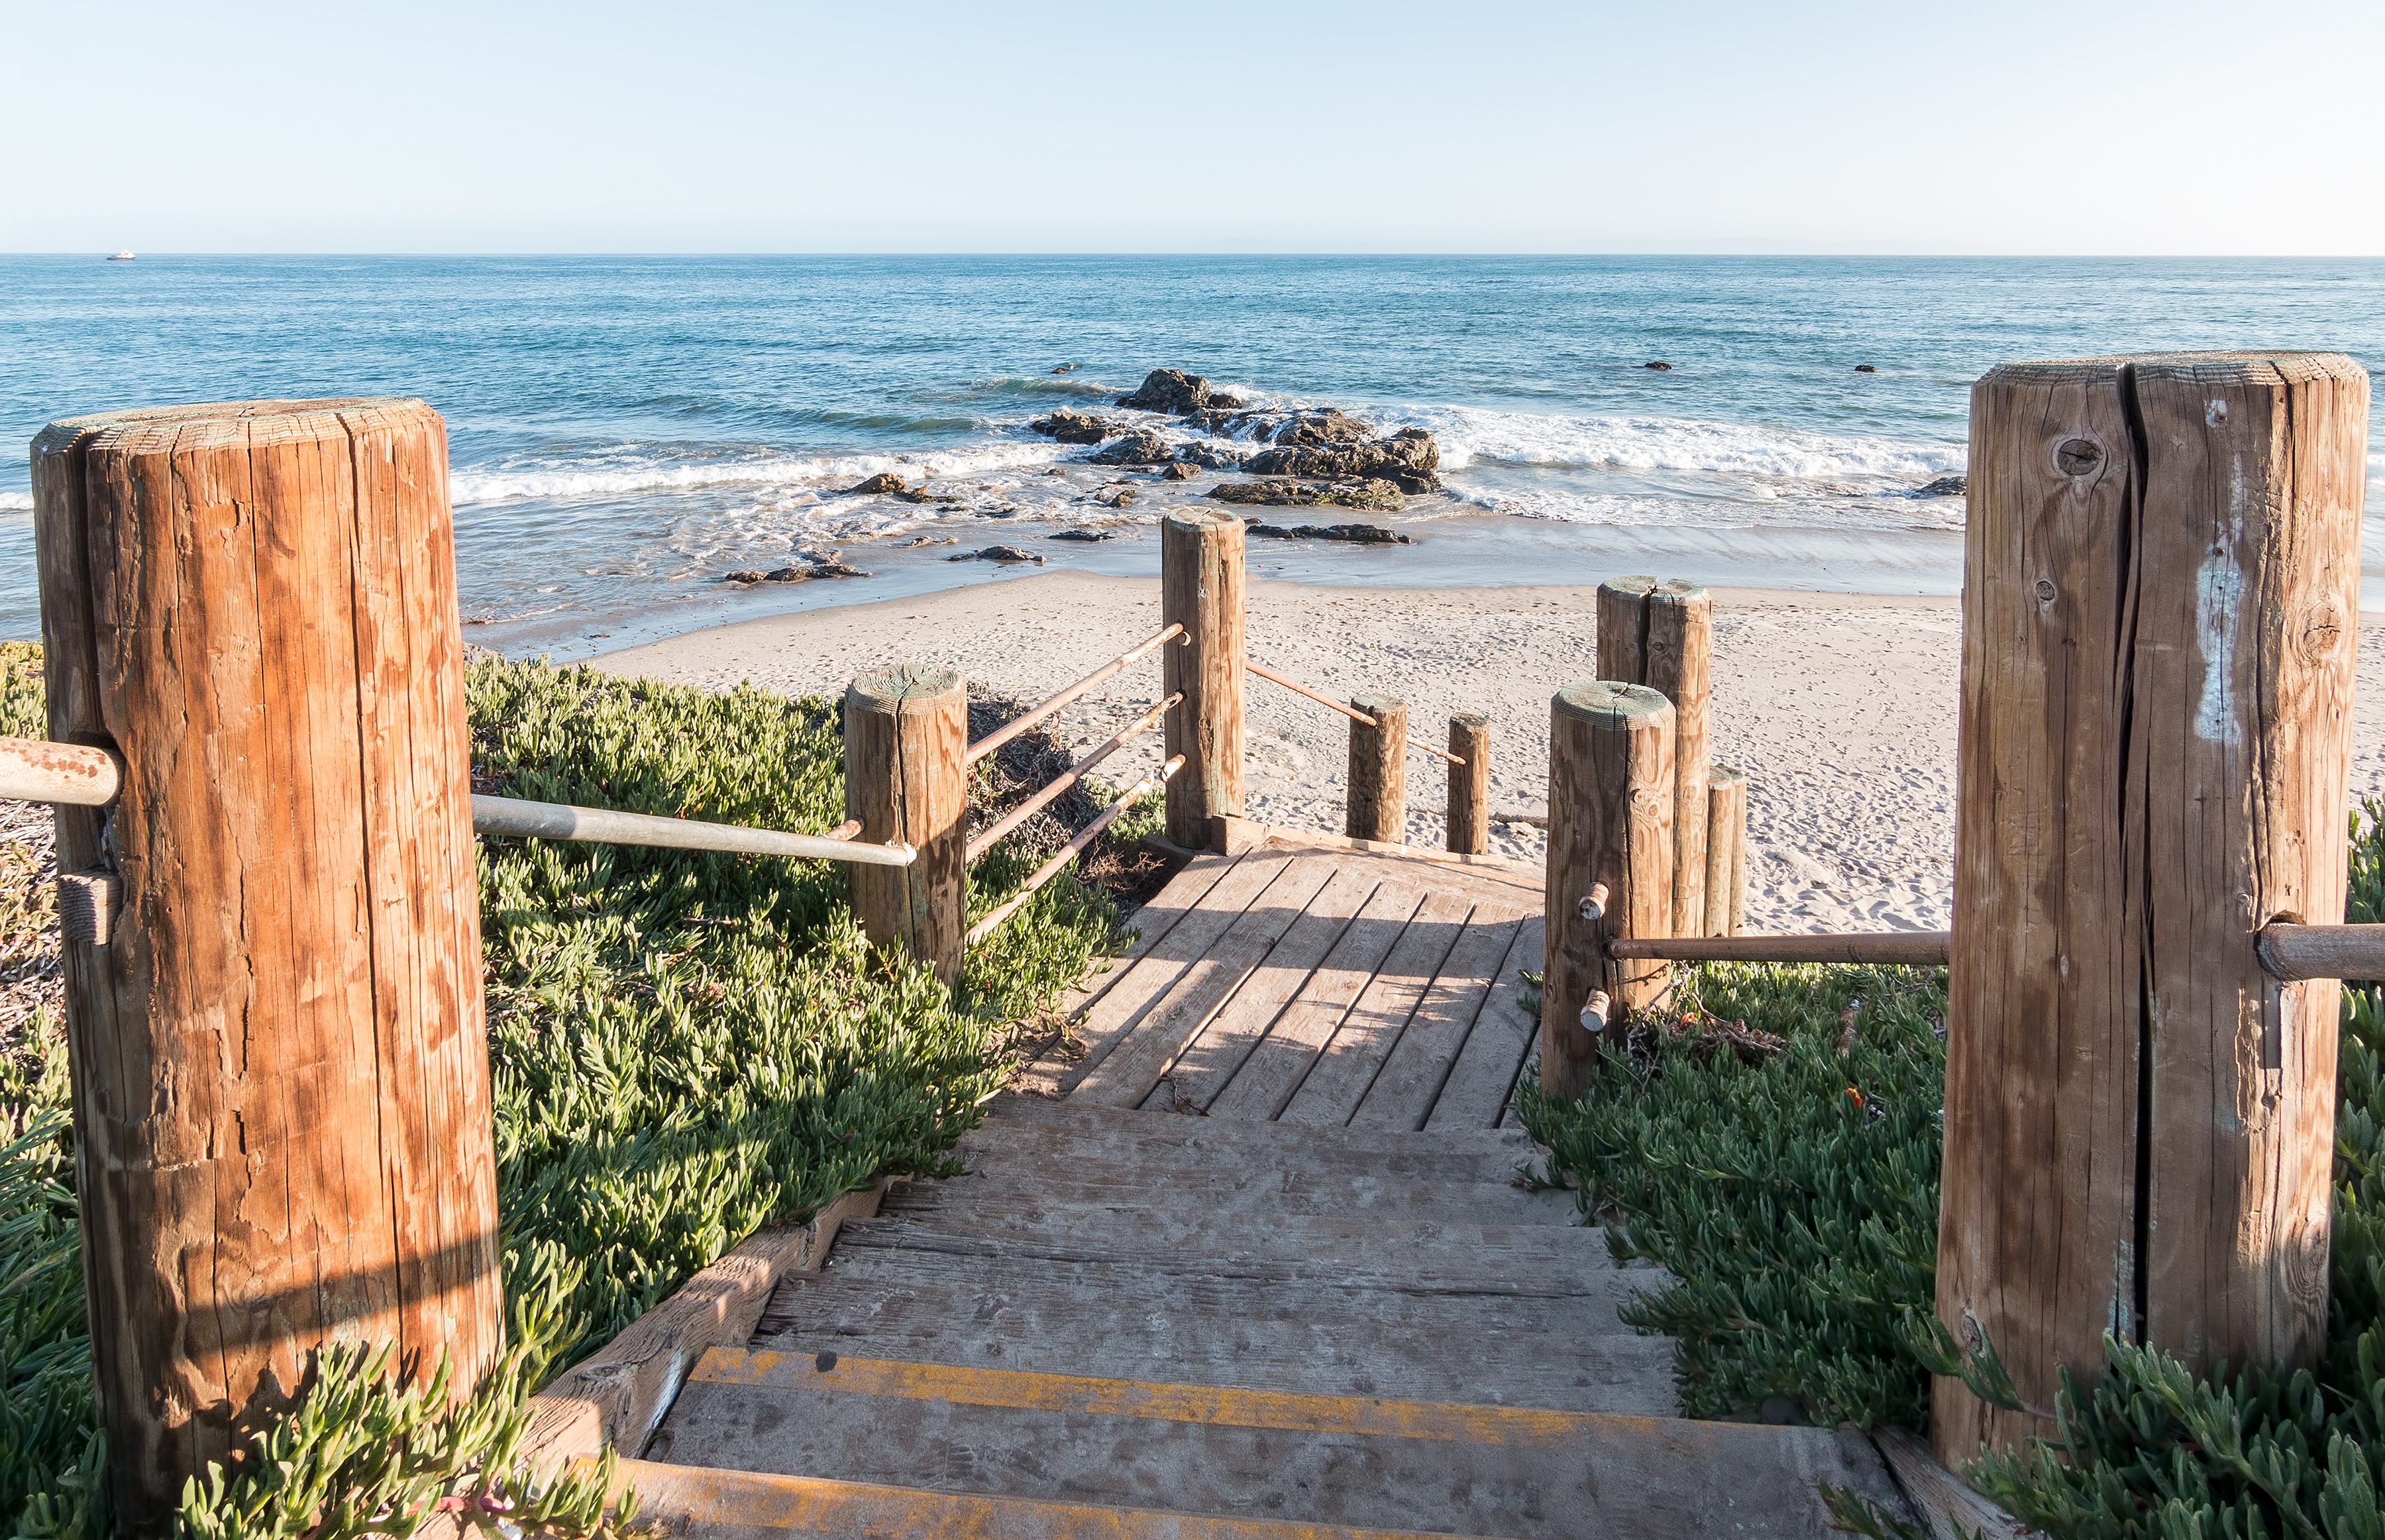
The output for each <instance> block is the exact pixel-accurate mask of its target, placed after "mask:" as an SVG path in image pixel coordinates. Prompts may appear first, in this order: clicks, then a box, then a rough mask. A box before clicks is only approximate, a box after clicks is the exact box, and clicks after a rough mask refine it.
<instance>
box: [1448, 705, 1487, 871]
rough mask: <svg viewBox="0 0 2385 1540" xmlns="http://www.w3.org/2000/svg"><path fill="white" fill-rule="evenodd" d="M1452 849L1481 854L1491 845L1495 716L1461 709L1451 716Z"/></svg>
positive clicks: (1450, 803)
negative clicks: (1492, 762) (1490, 716)
mask: <svg viewBox="0 0 2385 1540" xmlns="http://www.w3.org/2000/svg"><path fill="white" fill-rule="evenodd" d="M1449 751H1450V752H1451V753H1453V754H1455V755H1456V756H1457V757H1458V759H1460V760H1462V761H1464V763H1463V764H1452V765H1451V766H1450V767H1449V817H1448V824H1449V849H1450V851H1451V852H1452V853H1453V854H1455V855H1481V854H1483V853H1485V852H1486V851H1489V850H1490V849H1491V719H1490V718H1489V717H1487V716H1480V715H1477V714H1474V713H1472V712H1460V713H1458V714H1456V715H1455V716H1453V717H1451V718H1450V719H1449Z"/></svg>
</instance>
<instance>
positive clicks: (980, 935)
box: [968, 754, 1184, 947]
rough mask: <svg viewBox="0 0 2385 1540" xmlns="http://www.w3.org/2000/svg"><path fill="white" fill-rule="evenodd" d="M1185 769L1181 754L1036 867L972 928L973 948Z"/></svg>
mask: <svg viewBox="0 0 2385 1540" xmlns="http://www.w3.org/2000/svg"><path fill="white" fill-rule="evenodd" d="M1182 768H1184V756H1183V755H1182V754H1179V755H1177V756H1176V757H1175V758H1174V759H1171V760H1169V761H1168V763H1167V764H1163V765H1161V766H1160V767H1159V773H1158V774H1156V775H1152V776H1143V779H1141V780H1139V781H1137V782H1135V783H1134V784H1133V785H1132V786H1130V787H1128V788H1127V789H1125V790H1124V791H1123V792H1120V793H1119V794H1118V801H1114V802H1112V803H1111V804H1110V805H1109V806H1107V807H1105V808H1104V809H1102V811H1101V812H1100V813H1096V814H1095V815H1094V817H1093V822H1092V823H1090V824H1087V825H1086V826H1084V827H1083V828H1081V829H1080V830H1078V831H1077V838H1074V839H1071V840H1069V841H1068V843H1067V844H1066V845H1063V846H1061V847H1060V849H1059V851H1058V852H1057V853H1056V854H1055V855H1054V856H1053V857H1052V859H1051V860H1049V861H1047V862H1045V863H1043V865H1041V866H1038V867H1036V868H1035V870H1034V871H1033V872H1031V873H1030V874H1029V875H1028V877H1027V880H1026V882H1024V883H1023V884H1021V885H1020V886H1019V889H1018V892H1016V893H1014V894H1012V895H1011V896H1010V898H1009V900H1008V901H1006V902H1005V903H1004V904H1003V905H1002V907H1001V908H999V909H997V910H995V911H994V912H993V913H991V914H988V915H987V916H986V917H985V918H984V919H982V920H980V921H979V922H978V923H977V924H975V925H971V926H969V930H968V945H970V946H972V947H973V946H976V945H977V944H978V943H979V942H980V941H982V940H984V939H985V938H987V937H989V936H991V935H993V932H994V930H995V929H996V928H997V927H998V926H1000V925H1001V924H1002V922H1003V921H1005V920H1007V919H1008V918H1010V917H1011V916H1012V915H1013V914H1016V913H1018V908H1019V906H1020V905H1021V904H1023V903H1025V902H1026V901H1027V900H1030V899H1031V898H1033V897H1034V896H1035V890H1036V889H1037V888H1041V887H1043V885H1044V884H1045V883H1047V882H1049V881H1051V880H1052V879H1053V878H1054V877H1055V876H1058V875H1059V872H1060V868H1061V867H1063V866H1066V865H1067V864H1068V863H1069V862H1070V861H1072V860H1074V859H1075V858H1076V856H1077V853H1078V852H1079V851H1082V850H1083V849H1084V848H1085V847H1086V846H1088V845H1090V844H1092V843H1093V841H1094V840H1096V839H1098V838H1101V834H1102V830H1104V829H1105V828H1107V827H1109V826H1111V825H1112V824H1114V823H1116V822H1118V814H1120V813H1124V812H1125V811H1126V810H1127V809H1128V808H1130V807H1132V806H1133V805H1134V804H1135V803H1136V802H1138V801H1141V800H1142V799H1143V798H1145V797H1148V796H1149V795H1151V794H1152V793H1153V792H1155V791H1156V790H1158V789H1160V788H1161V787H1162V786H1164V785H1166V784H1167V782H1168V777H1169V776H1173V775H1174V774H1176V772H1177V771H1179V770H1181V769H1182Z"/></svg>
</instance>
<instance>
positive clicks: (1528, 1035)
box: [1424, 914, 1545, 1134]
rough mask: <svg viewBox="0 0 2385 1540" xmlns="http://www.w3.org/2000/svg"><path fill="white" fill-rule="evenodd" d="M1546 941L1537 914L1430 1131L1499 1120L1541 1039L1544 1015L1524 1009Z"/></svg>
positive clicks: (1452, 1075)
mask: <svg viewBox="0 0 2385 1540" xmlns="http://www.w3.org/2000/svg"><path fill="white" fill-rule="evenodd" d="M1544 943H1545V931H1544V929H1543V925H1542V919H1541V917H1540V916H1539V915H1537V914H1536V915H1533V916H1532V917H1531V918H1530V919H1528V920H1526V921H1525V922H1524V923H1523V928H1522V929H1521V930H1519V931H1518V932H1517V936H1516V949H1515V950H1514V951H1512V952H1510V953H1508V954H1507V963H1506V965H1505V967H1504V968H1503V969H1501V970H1500V974H1499V977H1498V980H1497V981H1496V982H1495V983H1493V984H1492V986H1491V995H1490V998H1489V999H1488V1000H1484V1001H1483V1004H1482V1013H1481V1014H1480V1015H1479V1016H1477V1017H1476V1018H1475V1020H1474V1031H1473V1034H1472V1035H1471V1036H1469V1037H1467V1039H1466V1047H1465V1048H1464V1049H1461V1050H1459V1052H1458V1055H1457V1062H1456V1063H1455V1065H1454V1066H1452V1067H1451V1069H1450V1072H1449V1079H1448V1080H1447V1081H1445V1082H1444V1083H1443V1084H1442V1087H1441V1098H1440V1099H1439V1100H1437V1101H1435V1102H1434V1103H1433V1104H1432V1113H1431V1115H1430V1117H1428V1118H1426V1119H1425V1124H1424V1125H1425V1127H1426V1129H1427V1130H1429V1131H1430V1132H1432V1133H1435V1134H1439V1133H1442V1132H1444V1131H1449V1132H1455V1130H1457V1129H1461V1128H1467V1129H1473V1128H1492V1127H1495V1126H1497V1125H1498V1124H1499V1122H1500V1119H1501V1117H1502V1115H1503V1114H1505V1112H1506V1110H1507V1099H1508V1098H1509V1097H1510V1096H1511V1095H1513V1094H1514V1092H1515V1087H1516V1081H1517V1077H1518V1076H1519V1075H1521V1074H1522V1073H1523V1068H1524V1065H1525V1063H1526V1062H1527V1061H1529V1060H1530V1058H1531V1053H1532V1049H1533V1048H1534V1046H1535V1045H1536V1044H1537V1043H1538V1042H1539V1039H1540V1035H1541V1020H1540V1018H1539V1017H1538V1016H1536V1015H1534V1014H1533V1013H1532V1012H1530V1011H1528V1010H1526V1009H1525V1008H1524V1002H1525V999H1526V997H1527V996H1528V995H1529V994H1530V993H1531V992H1532V991H1531V987H1530V986H1529V985H1527V984H1526V983H1525V982H1524V975H1525V974H1526V973H1533V974H1537V973H1539V972H1540V971H1541V961H1542V950H1543V948H1544Z"/></svg>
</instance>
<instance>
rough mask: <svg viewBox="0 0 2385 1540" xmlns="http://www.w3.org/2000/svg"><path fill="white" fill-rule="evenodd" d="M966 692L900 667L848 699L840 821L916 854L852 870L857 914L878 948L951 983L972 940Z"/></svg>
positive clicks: (938, 676)
mask: <svg viewBox="0 0 2385 1540" xmlns="http://www.w3.org/2000/svg"><path fill="white" fill-rule="evenodd" d="M967 751H968V690H967V689H964V688H963V687H962V684H961V677H960V676H959V675H957V674H955V673H954V672H953V671H952V670H950V669H948V668H927V667H922V666H921V665H919V664H910V663H898V664H892V665H890V666H888V667H885V668H879V669H873V670H871V671H870V672H869V673H867V674H864V675H862V676H861V677H859V678H857V679H855V680H854V681H853V683H852V684H851V685H849V686H847V687H846V689H845V691H844V815H845V816H846V817H847V818H855V819H859V820H860V822H861V834H860V838H863V839H868V840H872V841H875V842H878V843H880V844H891V843H893V842H895V841H898V840H899V841H900V842H902V843H904V844H906V845H910V846H912V847H914V848H915V849H917V850H918V852H919V859H918V860H917V861H915V862H913V863H911V864H910V865H908V866H853V867H849V868H848V870H849V871H850V872H851V874H852V878H853V907H854V910H855V913H858V914H859V915H860V916H861V927H862V929H863V930H864V931H866V932H868V936H869V939H870V940H871V941H873V942H875V943H876V944H878V945H879V946H881V947H883V946H899V947H901V948H902V949H903V950H905V952H907V953H909V954H910V955H911V956H913V957H916V958H918V960H919V961H921V962H923V963H932V964H933V965H934V967H935V970H936V976H937V977H938V978H941V979H943V981H944V982H945V983H947V984H950V983H952V982H953V981H954V980H955V979H957V978H959V977H960V971H961V949H962V946H963V944H964V943H965V941H966V939H967V938H968V863H967V858H966V851H967V847H968V772H967V770H965V769H964V768H963V767H962V755H963V754H964V753H966V752H967Z"/></svg>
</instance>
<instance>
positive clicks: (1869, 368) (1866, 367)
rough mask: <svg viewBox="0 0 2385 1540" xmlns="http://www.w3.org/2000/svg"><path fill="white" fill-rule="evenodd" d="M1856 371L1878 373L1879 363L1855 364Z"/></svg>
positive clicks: (1858, 372) (1859, 372)
mask: <svg viewBox="0 0 2385 1540" xmlns="http://www.w3.org/2000/svg"><path fill="white" fill-rule="evenodd" d="M1855 373H1857V374H1878V373H1879V365H1877V364H1857V365H1856V366H1855Z"/></svg>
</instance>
